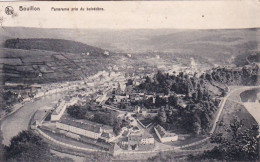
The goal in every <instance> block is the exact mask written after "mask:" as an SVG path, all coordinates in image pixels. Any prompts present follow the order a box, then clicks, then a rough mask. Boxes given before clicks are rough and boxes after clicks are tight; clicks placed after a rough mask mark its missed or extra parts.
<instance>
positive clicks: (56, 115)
mask: <svg viewBox="0 0 260 162" xmlns="http://www.w3.org/2000/svg"><path fill="white" fill-rule="evenodd" d="M65 110H66V103H65V101H64V100H62V101H60V102H59V103H58V104H57V105H56V106H55V110H54V111H53V112H52V114H51V121H57V120H60V118H61V116H62V115H63V113H64V111H65Z"/></svg>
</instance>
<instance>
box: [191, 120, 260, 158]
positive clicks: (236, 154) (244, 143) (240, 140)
mask: <svg viewBox="0 0 260 162" xmlns="http://www.w3.org/2000/svg"><path fill="white" fill-rule="evenodd" d="M243 126H244V120H240V119H238V118H237V117H235V118H234V119H233V120H232V121H231V122H230V125H229V128H228V129H227V132H229V133H230V136H223V134H222V133H219V134H216V135H214V136H213V137H212V138H211V142H212V143H216V144H218V146H216V147H215V148H214V149H212V150H210V151H205V152H204V153H203V154H202V155H200V156H198V157H196V158H194V157H193V159H196V160H198V159H200V160H201V159H217V160H221V161H222V160H224V161H257V160H258V159H259V155H258V152H259V150H258V149H259V148H258V139H257V136H258V134H259V132H258V130H259V127H258V125H251V126H250V127H249V128H247V129H245V127H243Z"/></svg>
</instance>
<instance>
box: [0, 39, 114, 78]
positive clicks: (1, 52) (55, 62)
mask: <svg viewBox="0 0 260 162" xmlns="http://www.w3.org/2000/svg"><path fill="white" fill-rule="evenodd" d="M27 41H28V40H27ZM47 41H48V40H47ZM66 43H67V42H66ZM73 43H74V42H73ZM80 45H81V44H80ZM76 47H78V46H76ZM84 47H85V46H84ZM21 48H22V47H21ZM83 49H84V48H83ZM95 50H97V52H100V50H101V49H99V48H96V49H95V48H94V47H92V48H91V49H90V51H92V52H93V51H95ZM115 57H117V56H114V55H113V56H110V57H107V56H105V55H104V54H103V53H95V52H93V53H92V54H91V53H90V54H89V55H86V54H85V53H84V54H79V53H64V52H55V51H47V50H39V49H33V50H24V49H9V48H2V49H0V58H1V60H0V64H1V65H2V66H1V73H2V75H3V78H1V80H2V82H6V81H8V82H18V83H48V82H57V81H64V80H78V79H80V78H83V77H87V76H89V75H93V74H95V73H97V72H98V71H101V70H107V68H108V67H109V66H112V65H113V64H114V61H113V60H115Z"/></svg>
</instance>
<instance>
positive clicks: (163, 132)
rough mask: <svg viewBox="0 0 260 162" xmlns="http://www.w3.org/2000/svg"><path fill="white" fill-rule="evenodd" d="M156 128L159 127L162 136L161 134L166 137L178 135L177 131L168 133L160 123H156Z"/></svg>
mask: <svg viewBox="0 0 260 162" xmlns="http://www.w3.org/2000/svg"><path fill="white" fill-rule="evenodd" d="M154 128H156V129H157V131H158V133H159V134H160V136H161V137H162V138H164V137H173V136H176V134H175V133H168V132H166V130H165V129H164V128H163V127H162V126H160V125H159V124H158V125H156V126H155V127H154Z"/></svg>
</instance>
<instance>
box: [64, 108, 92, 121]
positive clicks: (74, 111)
mask: <svg viewBox="0 0 260 162" xmlns="http://www.w3.org/2000/svg"><path fill="white" fill-rule="evenodd" d="M67 112H68V114H69V115H70V116H72V117H74V118H76V119H84V118H85V115H86V113H87V109H85V108H83V107H82V106H79V105H73V106H70V107H68V108H67Z"/></svg>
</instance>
